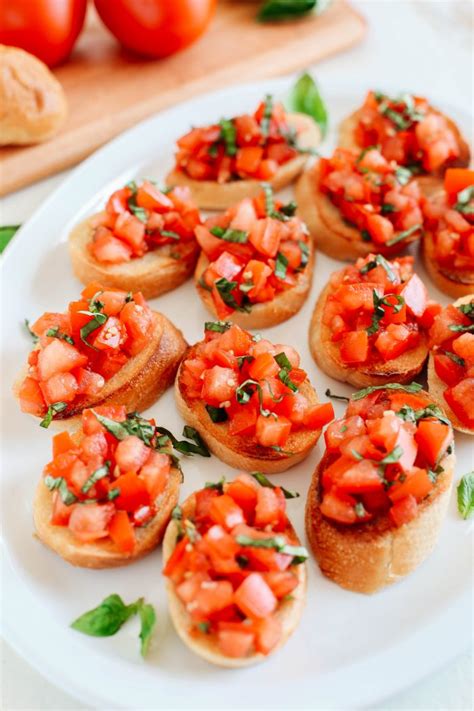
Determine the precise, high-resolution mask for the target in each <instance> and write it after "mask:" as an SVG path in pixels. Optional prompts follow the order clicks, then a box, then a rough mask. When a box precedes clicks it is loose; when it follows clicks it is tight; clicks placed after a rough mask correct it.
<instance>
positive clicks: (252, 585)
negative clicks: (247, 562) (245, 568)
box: [234, 573, 277, 619]
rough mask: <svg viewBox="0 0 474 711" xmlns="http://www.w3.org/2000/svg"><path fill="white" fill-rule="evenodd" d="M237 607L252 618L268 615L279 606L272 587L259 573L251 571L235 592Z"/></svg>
mask: <svg viewBox="0 0 474 711" xmlns="http://www.w3.org/2000/svg"><path fill="white" fill-rule="evenodd" d="M234 601H235V604H236V605H237V607H238V608H239V609H240V610H241V611H242V612H243V613H244V615H247V617H250V618H256V619H261V618H264V617H268V615H271V613H272V612H273V611H274V610H275V608H276V606H277V599H276V597H275V595H274V594H273V592H272V590H271V588H270V587H269V586H268V584H267V583H266V582H265V580H264V579H263V577H262V576H261V575H260V574H259V573H251V574H250V575H249V576H248V577H247V578H245V580H244V581H243V582H242V584H241V585H240V586H239V587H238V588H237V590H236V591H235V593H234Z"/></svg>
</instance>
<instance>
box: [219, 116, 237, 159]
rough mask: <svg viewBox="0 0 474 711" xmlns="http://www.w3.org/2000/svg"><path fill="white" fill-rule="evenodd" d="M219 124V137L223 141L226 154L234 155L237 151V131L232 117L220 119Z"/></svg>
mask: <svg viewBox="0 0 474 711" xmlns="http://www.w3.org/2000/svg"><path fill="white" fill-rule="evenodd" d="M219 126H220V127H221V139H222V140H223V141H224V144H225V152H226V154H227V155H228V156H235V154H236V153H237V146H236V140H237V131H236V129H235V126H234V123H233V121H232V119H221V120H220V121H219Z"/></svg>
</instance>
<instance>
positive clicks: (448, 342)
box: [428, 293, 474, 435]
mask: <svg viewBox="0 0 474 711" xmlns="http://www.w3.org/2000/svg"><path fill="white" fill-rule="evenodd" d="M430 347H431V350H430V357H429V361H428V388H429V392H430V396H431V397H432V398H433V400H434V401H435V402H436V403H437V404H438V405H439V406H440V407H443V408H445V409H446V411H447V413H448V417H449V418H450V420H451V422H452V423H453V426H454V427H455V428H456V429H457V430H459V431H460V432H465V433H466V434H471V435H472V434H474V293H472V294H470V295H469V296H463V297H462V298H461V299H458V300H457V301H456V302H455V303H454V304H450V305H449V306H447V307H446V308H445V309H443V311H442V312H441V313H440V314H439V315H438V316H437V317H436V318H435V320H434V323H433V325H432V327H431V330H430Z"/></svg>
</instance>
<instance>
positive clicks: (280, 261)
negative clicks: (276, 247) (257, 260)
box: [275, 252, 288, 279]
mask: <svg viewBox="0 0 474 711" xmlns="http://www.w3.org/2000/svg"><path fill="white" fill-rule="evenodd" d="M287 268H288V259H287V258H286V257H285V255H284V254H282V253H281V252H278V254H277V256H276V262H275V276H276V277H278V279H286V270H287Z"/></svg>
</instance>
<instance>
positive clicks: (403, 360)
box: [309, 285, 428, 388]
mask: <svg viewBox="0 0 474 711" xmlns="http://www.w3.org/2000/svg"><path fill="white" fill-rule="evenodd" d="M329 293H330V287H329V285H328V286H326V287H325V288H324V289H323V291H322V292H321V294H320V295H319V299H318V301H317V302H316V307H315V309H314V311H313V315H312V317H311V322H310V326H309V348H310V350H311V355H312V356H313V358H314V360H315V361H316V363H317V364H318V365H319V367H320V368H321V370H324V372H325V373H327V374H328V375H330V376H331V377H332V378H334V379H335V380H340V381H342V382H343V383H350V384H351V385H355V386H356V387H358V388H364V387H366V386H368V385H384V384H385V383H390V382H396V383H410V382H411V381H412V380H413V379H414V378H415V376H416V375H417V374H418V373H419V372H420V371H421V370H422V369H423V366H424V364H425V362H426V359H427V358H428V339H427V337H426V335H425V334H424V333H421V334H420V343H419V344H418V345H417V347H416V348H412V349H411V350H410V351H407V352H406V353H403V354H402V355H401V356H398V358H393V359H392V360H388V361H386V362H380V363H376V364H373V365H370V366H366V365H364V364H360V365H358V366H352V367H351V366H347V365H346V364H345V363H343V362H342V360H341V358H340V355H339V348H338V346H337V343H334V342H333V341H331V330H330V328H329V327H328V326H326V325H325V324H324V323H323V311H324V304H325V303H326V299H327V297H328V296H329Z"/></svg>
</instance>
